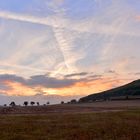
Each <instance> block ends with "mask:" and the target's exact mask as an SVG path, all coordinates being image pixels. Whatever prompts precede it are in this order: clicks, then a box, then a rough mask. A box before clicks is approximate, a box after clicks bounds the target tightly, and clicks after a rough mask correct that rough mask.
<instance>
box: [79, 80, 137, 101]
mask: <svg viewBox="0 0 140 140" xmlns="http://www.w3.org/2000/svg"><path fill="white" fill-rule="evenodd" d="M129 99H140V80H136V81H133V82H132V83H129V84H127V85H124V86H121V87H118V88H114V89H111V90H107V91H104V92H101V93H97V94H91V95H89V96H86V97H83V98H81V99H80V100H79V102H93V101H103V100H129Z"/></svg>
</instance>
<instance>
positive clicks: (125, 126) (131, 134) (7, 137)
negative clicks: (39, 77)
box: [0, 110, 140, 140]
mask: <svg viewBox="0 0 140 140" xmlns="http://www.w3.org/2000/svg"><path fill="white" fill-rule="evenodd" d="M27 139H29V140H140V110H139V111H127V112H115V113H97V114H96V113H90V114H61V115H59V114H48V115H28V116H4V115H3V116H0V140H27Z"/></svg>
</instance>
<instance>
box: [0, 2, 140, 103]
mask: <svg viewBox="0 0 140 140" xmlns="http://www.w3.org/2000/svg"><path fill="white" fill-rule="evenodd" d="M139 44H140V1H139V0H77V1H75V0H0V104H1V105H2V104H4V103H6V104H8V103H9V102H10V101H15V102H16V103H17V104H22V102H23V101H24V100H27V101H31V100H34V101H40V102H41V103H42V104H43V103H46V102H47V101H50V103H58V102H61V101H62V100H64V101H68V100H71V99H73V98H75V99H79V98H80V97H83V96H86V95H89V94H92V93H98V92H101V91H104V90H108V89H111V88H115V87H117V86H120V85H123V84H126V83H129V82H131V81H133V80H137V79H139V77H140V61H139V60H140V55H139V53H140V46H139Z"/></svg>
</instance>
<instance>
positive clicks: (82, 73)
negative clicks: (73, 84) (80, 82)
mask: <svg viewBox="0 0 140 140" xmlns="http://www.w3.org/2000/svg"><path fill="white" fill-rule="evenodd" d="M86 75H88V73H87V72H81V73H72V74H68V75H65V77H75V76H86Z"/></svg>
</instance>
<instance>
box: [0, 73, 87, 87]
mask: <svg viewBox="0 0 140 140" xmlns="http://www.w3.org/2000/svg"><path fill="white" fill-rule="evenodd" d="M84 80H85V79H84ZM81 81H83V79H66V78H63V79H58V78H54V77H49V76H48V75H35V76H31V77H30V78H29V79H25V78H23V77H20V76H16V75H12V74H1V75H0V83H6V82H13V83H14V82H16V83H20V84H22V85H25V86H28V87H31V88H34V87H45V88H64V87H70V86H73V85H74V84H76V83H78V82H81Z"/></svg>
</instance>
